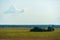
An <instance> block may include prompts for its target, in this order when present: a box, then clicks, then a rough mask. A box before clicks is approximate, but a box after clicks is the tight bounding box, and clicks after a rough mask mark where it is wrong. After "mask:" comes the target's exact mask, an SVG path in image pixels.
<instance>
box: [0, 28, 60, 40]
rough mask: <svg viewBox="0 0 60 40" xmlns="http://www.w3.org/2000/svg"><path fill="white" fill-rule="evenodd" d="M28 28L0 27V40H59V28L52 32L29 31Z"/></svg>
mask: <svg viewBox="0 0 60 40" xmlns="http://www.w3.org/2000/svg"><path fill="white" fill-rule="evenodd" d="M29 30H30V28H0V40H60V28H55V31H53V32H29Z"/></svg>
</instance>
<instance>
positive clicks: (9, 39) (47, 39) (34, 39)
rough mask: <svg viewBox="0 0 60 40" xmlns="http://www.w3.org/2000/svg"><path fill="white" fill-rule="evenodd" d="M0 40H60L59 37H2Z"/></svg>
mask: <svg viewBox="0 0 60 40" xmlns="http://www.w3.org/2000/svg"><path fill="white" fill-rule="evenodd" d="M0 40H60V38H59V37H21V36H19V37H18V36H16V37H7V36H5V37H4V36H0Z"/></svg>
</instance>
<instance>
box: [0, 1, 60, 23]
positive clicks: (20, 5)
mask: <svg viewBox="0 0 60 40" xmlns="http://www.w3.org/2000/svg"><path fill="white" fill-rule="evenodd" d="M10 7H14V8H15V9H14V10H16V11H14V13H7V14H6V13H5V12H6V11H8V10H11V8H10ZM22 10H24V11H23V13H22V12H20V11H22ZM59 10H60V0H0V24H60V11H59Z"/></svg>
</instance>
